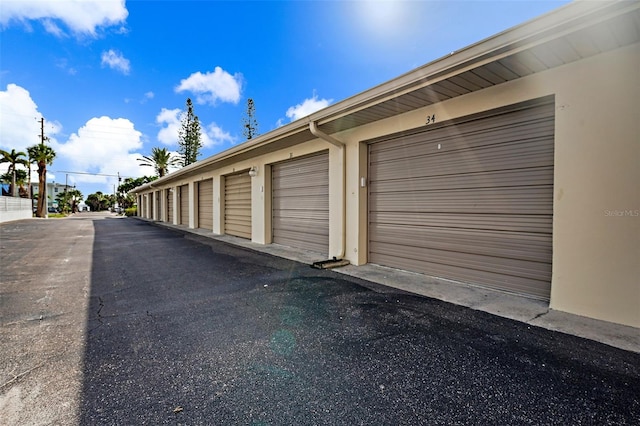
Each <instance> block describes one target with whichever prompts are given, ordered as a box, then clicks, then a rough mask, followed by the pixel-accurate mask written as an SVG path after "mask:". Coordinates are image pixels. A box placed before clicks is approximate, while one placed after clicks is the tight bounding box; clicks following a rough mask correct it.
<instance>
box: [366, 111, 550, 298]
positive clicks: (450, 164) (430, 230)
mask: <svg viewBox="0 0 640 426" xmlns="http://www.w3.org/2000/svg"><path fill="white" fill-rule="evenodd" d="M553 153H554V105H553V103H549V102H548V100H547V103H545V104H542V103H537V104H526V105H518V106H513V107H511V108H509V109H503V110H499V111H492V112H490V113H487V114H483V116H481V117H469V118H467V119H465V120H457V121H456V122H455V123H450V124H448V125H443V126H441V127H437V128H429V129H428V130H426V131H422V132H420V133H415V134H411V135H403V136H398V137H394V138H390V139H388V140H384V141H379V142H374V143H372V144H370V145H369V176H370V178H369V261H370V262H372V263H377V264H380V265H386V266H390V267H395V268H400V269H404V270H410V271H415V272H420V273H425V274H428V275H431V276H436V277H441V278H447V279H452V280H455V281H462V282H466V283H474V284H480V285H484V286H488V287H493V288H496V289H500V290H506V291H510V292H517V293H519V294H525V295H529V296H533V297H537V298H541V299H548V298H549V296H550V287H551V260H552V245H551V242H552V241H551V240H552V219H553V166H554V163H553Z"/></svg>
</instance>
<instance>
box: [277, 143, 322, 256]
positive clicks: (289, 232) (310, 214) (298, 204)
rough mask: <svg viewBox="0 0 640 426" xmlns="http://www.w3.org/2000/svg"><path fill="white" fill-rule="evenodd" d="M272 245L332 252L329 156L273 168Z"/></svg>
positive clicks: (304, 159) (301, 159)
mask: <svg viewBox="0 0 640 426" xmlns="http://www.w3.org/2000/svg"><path fill="white" fill-rule="evenodd" d="M271 176H272V191H273V192H272V206H273V207H272V209H273V217H272V222H271V223H272V229H273V242H274V243H277V244H283V245H286V246H290V247H297V248H301V249H305V250H312V251H317V252H319V253H325V254H326V253H328V252H329V152H328V151H325V152H323V153H321V154H317V155H313V156H311V157H304V158H298V159H295V160H290V161H286V162H284V163H279V164H274V165H273V166H272V168H271Z"/></svg>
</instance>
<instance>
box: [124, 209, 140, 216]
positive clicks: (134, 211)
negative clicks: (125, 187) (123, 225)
mask: <svg viewBox="0 0 640 426" xmlns="http://www.w3.org/2000/svg"><path fill="white" fill-rule="evenodd" d="M137 214H138V208H137V207H129V208H128V209H124V215H125V216H127V217H129V216H135V215H137Z"/></svg>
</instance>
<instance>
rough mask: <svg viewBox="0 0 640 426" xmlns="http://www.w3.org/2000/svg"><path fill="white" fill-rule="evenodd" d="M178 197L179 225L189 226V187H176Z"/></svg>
mask: <svg viewBox="0 0 640 426" xmlns="http://www.w3.org/2000/svg"><path fill="white" fill-rule="evenodd" d="M178 190H179V192H178V195H179V196H180V200H179V201H180V217H179V219H180V225H189V185H182V186H180V187H178Z"/></svg>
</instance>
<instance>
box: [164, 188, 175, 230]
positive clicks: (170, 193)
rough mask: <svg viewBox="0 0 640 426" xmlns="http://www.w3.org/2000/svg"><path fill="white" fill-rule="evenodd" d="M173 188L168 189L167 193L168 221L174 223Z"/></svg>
mask: <svg viewBox="0 0 640 426" xmlns="http://www.w3.org/2000/svg"><path fill="white" fill-rule="evenodd" d="M173 191H174V190H173V189H168V190H167V192H166V194H167V222H168V223H173Z"/></svg>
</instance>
